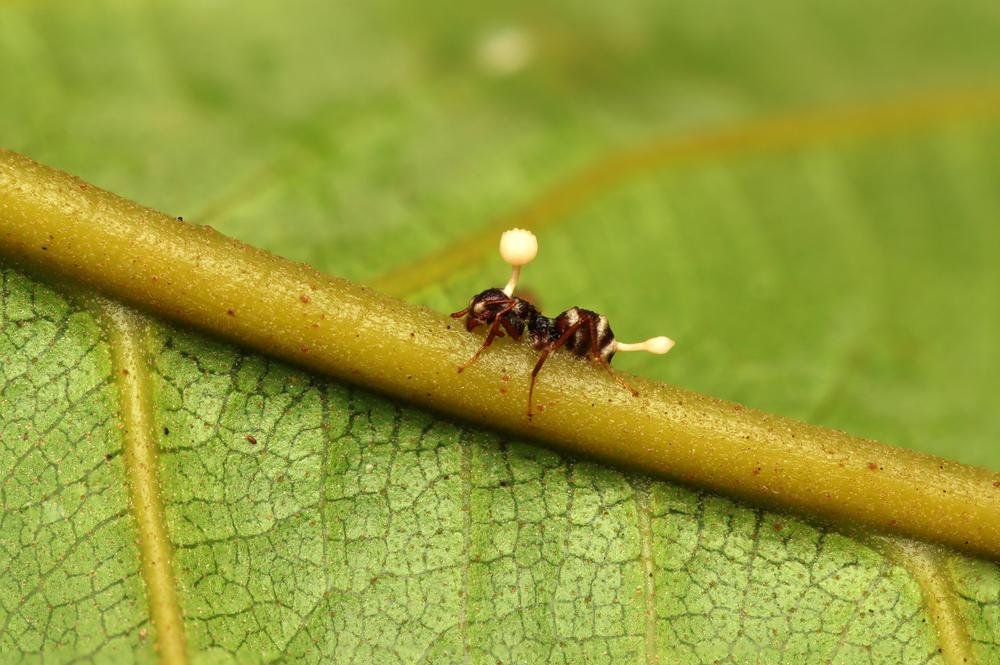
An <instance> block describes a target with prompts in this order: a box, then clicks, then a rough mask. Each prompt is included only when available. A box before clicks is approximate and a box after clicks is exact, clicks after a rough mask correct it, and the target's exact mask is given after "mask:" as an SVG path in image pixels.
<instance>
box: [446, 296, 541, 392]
mask: <svg viewBox="0 0 1000 665" xmlns="http://www.w3.org/2000/svg"><path fill="white" fill-rule="evenodd" d="M451 316H452V318H455V319H460V318H462V317H463V316H464V317H465V329H466V330H468V331H470V332H471V331H473V330H475V329H476V328H478V327H479V326H489V329H488V330H487V332H486V339H485V340H483V344H482V346H480V347H479V350H478V351H476V353H475V355H473V356H472V357H471V358H469V360H468V361H467V362H466V363H465V364H464V365H462V366H461V367H459V368H458V371H459V372H461V371H462V370H464V369H465V368H466V367H468V366H470V365H471V364H472V363H474V362H476V361H477V360H479V356H480V355H482V353H483V351H485V350H486V347H488V346H489V345H490V344H492V343H493V340H494V339H496V338H497V337H503V336H504V333H505V332H506V334H507V335H510V338H511V339H513V340H515V341H520V340H521V338H522V337H523V336H524V333H525V331H527V332H528V338H529V340H530V341H531V346H532V347H534V348H535V349H542V348H545V346H546V345H547V344H548V343H549V342H550V340H551V337H552V331H553V325H554V324H553V321H552V319H550V318H548V317H547V316H543V315H542V313H541V312H539V311H538V308H537V307H535V306H534V305H532V304H531V303H530V302H528V301H527V300H525V299H523V298H518V297H517V296H512V295H507V294H506V293H505V292H504V291H503V289H486V290H485V291H483V292H482V293H478V294H476V295H475V296H473V297H472V301H471V302H470V303H469V306H468V307H466V308H465V309H461V310H459V311H457V312H454V313H452V315H451Z"/></svg>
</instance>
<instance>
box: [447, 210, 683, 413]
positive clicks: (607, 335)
mask: <svg viewBox="0 0 1000 665" xmlns="http://www.w3.org/2000/svg"><path fill="white" fill-rule="evenodd" d="M524 234H527V236H525V235H524ZM508 238H510V239H508ZM505 243H507V244H506V245H505ZM525 245H527V249H525ZM536 251H537V242H536V241H535V238H534V235H532V234H531V233H530V232H529V231H522V230H520V229H514V230H512V231H508V232H507V233H505V234H504V236H503V237H502V238H501V240H500V253H501V255H502V256H503V257H504V259H505V260H506V261H507V262H508V263H510V264H511V265H512V266H513V267H514V271H513V274H512V275H511V278H510V281H509V282H508V283H507V286H506V287H505V288H503V289H496V288H493V289H486V290H485V291H483V292H481V293H478V294H476V295H475V296H473V298H472V300H471V301H470V302H469V306H468V307H466V308H464V309H461V310H459V311H457V312H454V313H453V314H452V315H451V316H452V317H453V318H456V319H458V318H462V317H465V329H466V330H468V331H470V332H471V331H473V330H475V329H476V328H478V327H479V326H488V327H489V328H488V330H487V333H486V339H484V340H483V344H482V346H480V347H479V349H478V350H477V351H476V353H475V354H474V355H473V356H472V357H471V358H469V360H468V361H467V362H465V364H463V365H462V366H461V367H459V368H458V371H459V372H461V371H462V370H464V369H466V368H467V367H469V366H470V365H472V364H473V363H474V362H476V360H478V359H479V356H480V355H482V353H483V351H485V350H486V348H487V347H489V346H490V345H491V344H492V343H493V340H494V339H496V338H497V337H503V336H504V334H507V335H509V336H510V338H511V339H513V340H515V341H519V340H521V339H522V337H524V335H525V333H527V335H528V339H529V341H530V342H531V346H532V347H533V348H534V349H536V350H538V351H541V355H540V356H539V358H538V362H536V363H535V367H534V369H532V370H531V384H530V386H529V388H528V417H529V418H530V417H531V415H532V411H531V405H532V398H533V396H534V393H535V381H536V379H537V378H538V373H539V372H540V371H541V369H542V365H544V364H545V361H546V360H547V359H548V357H549V355H551V354H552V352H553V351H555V350H557V349H559V348H560V347H565V348H566V350H567V351H569V352H570V353H572V354H573V355H575V356H577V357H579V358H584V359H587V360H589V361H591V362H594V363H597V364H599V365H601V366H602V367H604V368H605V369H606V370H607V371H608V373H609V374H610V375H611V376H612V378H614V380H615V381H617V382H618V383H619V384H620V385H621V386H622V387H624V388H625V389H626V390H628V391H629V392H631V393H632V394H633V395H636V396H637V395H638V394H639V393H638V391H636V389H635V388H633V387H632V386H630V385H629V384H627V383H626V382H625V381H623V380H622V379H621V378H620V377H618V375H617V374H615V373H614V371H613V370H612V369H611V359H612V358H613V357H614V355H615V352H616V351H650V352H652V353H666V352H667V351H669V350H670V348H671V347H672V346H673V344H674V343H673V341H671V340H670V339H668V338H666V337H654V338H652V339H649V340H646V341H645V342H640V343H638V344H623V343H621V342H618V341H617V340H615V335H614V333H613V332H612V331H611V326H610V325H608V318H607V317H606V316H604V315H603V314H598V313H597V312H592V311H590V310H588V309H582V308H580V307H572V308H570V309H568V310H566V311H565V312H563V313H562V314H560V315H559V316H557V317H556V318H555V319H551V318H549V317H547V316H545V315H543V314H542V313H541V312H539V311H538V308H537V307H535V306H534V305H533V304H531V303H530V302H528V301H527V300H525V299H523V298H518V297H517V296H515V295H513V293H514V288H515V286H516V284H517V281H518V278H519V276H520V271H521V267H522V266H523V265H524V264H526V263H528V262H529V261H531V259H532V258H534V256H535V252H536Z"/></svg>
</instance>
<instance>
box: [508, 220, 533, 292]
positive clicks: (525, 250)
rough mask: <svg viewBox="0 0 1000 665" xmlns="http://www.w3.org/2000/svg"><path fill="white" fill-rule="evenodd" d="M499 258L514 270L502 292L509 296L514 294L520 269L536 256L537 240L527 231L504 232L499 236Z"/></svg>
mask: <svg viewBox="0 0 1000 665" xmlns="http://www.w3.org/2000/svg"><path fill="white" fill-rule="evenodd" d="M500 256H502V257H503V260H504V261H506V262H507V263H509V264H510V265H511V266H512V267H513V268H514V269H513V271H512V272H511V275H510V281H508V282H507V286H505V287H503V292H504V293H506V294H507V295H508V296H510V295H513V294H514V287H516V286H517V280H518V277H520V276H521V267H522V266H524V265H527V264H528V263H531V261H532V260H533V259H534V258H535V257H536V256H538V238H536V237H535V234H534V233H532V232H531V231H528V230H527V229H511V230H510V231H504V232H503V234H502V235H501V236H500Z"/></svg>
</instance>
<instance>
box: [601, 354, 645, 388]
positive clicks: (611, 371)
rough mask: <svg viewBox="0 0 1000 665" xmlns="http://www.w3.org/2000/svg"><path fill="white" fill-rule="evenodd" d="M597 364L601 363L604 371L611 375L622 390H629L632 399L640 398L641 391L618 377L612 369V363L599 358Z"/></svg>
mask: <svg viewBox="0 0 1000 665" xmlns="http://www.w3.org/2000/svg"><path fill="white" fill-rule="evenodd" d="M597 362H598V363H600V364H601V365H603V366H604V369H606V370H608V374H610V375H611V378H612V379H614V380H615V381H617V382H618V385H620V386H621V387H622V388H624V389H625V390H627V391H629V392H630V393H632V397H638V396H639V391H638V390H636V389H635V388H633V387H632V386H630V385H629V384H627V383H626V382H625V380H624V379H622V378H621V377H620V376H618V375H617V374H615V370H613V369H611V363H609V362H608V361H607V360H605V359H604V358H598V359H597Z"/></svg>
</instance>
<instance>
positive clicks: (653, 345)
mask: <svg viewBox="0 0 1000 665" xmlns="http://www.w3.org/2000/svg"><path fill="white" fill-rule="evenodd" d="M645 346H646V351H649V352H650V353H656V354H658V355H663V354H664V353H666V352H667V351H669V350H670V349H672V348H674V340H672V339H670V338H669V337H662V336H661V337H653V338H651V339H647V340H646V342H645Z"/></svg>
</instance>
